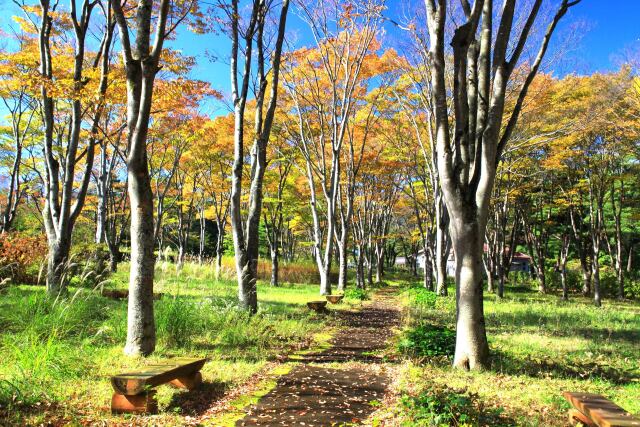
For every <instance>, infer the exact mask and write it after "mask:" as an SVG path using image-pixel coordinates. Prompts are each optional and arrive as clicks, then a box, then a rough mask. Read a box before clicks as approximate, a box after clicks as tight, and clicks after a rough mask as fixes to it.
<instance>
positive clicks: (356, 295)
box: [344, 287, 370, 301]
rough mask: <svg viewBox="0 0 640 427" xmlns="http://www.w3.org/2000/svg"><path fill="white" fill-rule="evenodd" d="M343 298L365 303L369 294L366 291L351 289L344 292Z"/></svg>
mask: <svg viewBox="0 0 640 427" xmlns="http://www.w3.org/2000/svg"><path fill="white" fill-rule="evenodd" d="M344 297H345V298H348V299H355V300H359V301H366V300H368V299H369V298H370V297H369V292H368V291H367V290H366V289H362V288H356V287H351V288H347V289H346V290H345V291H344Z"/></svg>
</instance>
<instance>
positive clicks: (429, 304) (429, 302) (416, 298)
mask: <svg viewBox="0 0 640 427" xmlns="http://www.w3.org/2000/svg"><path fill="white" fill-rule="evenodd" d="M407 296H408V297H409V301H410V303H411V305H413V306H415V307H416V308H420V309H423V310H424V309H433V308H436V300H437V299H438V297H437V295H436V293H435V292H431V291H429V290H427V289H425V288H410V289H409V290H408V291H407Z"/></svg>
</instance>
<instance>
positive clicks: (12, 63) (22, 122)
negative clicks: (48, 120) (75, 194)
mask: <svg viewBox="0 0 640 427" xmlns="http://www.w3.org/2000/svg"><path fill="white" fill-rule="evenodd" d="M29 44H31V45H33V43H32V42H31V43H30V40H29V39H28V38H18V45H19V48H18V51H17V52H16V54H17V55H12V54H10V53H9V52H7V53H3V54H2V56H1V57H0V58H1V59H0V61H1V62H0V64H1V65H0V67H1V68H0V70H1V71H0V74H1V75H2V80H0V81H2V89H0V98H2V102H3V104H4V106H5V107H6V109H7V111H8V112H9V115H10V117H11V125H10V129H9V131H8V132H7V134H8V139H9V140H10V142H9V141H7V144H6V146H5V144H4V139H5V138H4V137H3V138H2V139H3V144H2V145H3V148H2V151H7V152H8V156H7V158H8V160H10V166H8V165H7V167H8V170H9V188H7V200H6V202H5V206H4V208H3V209H2V214H1V215H2V216H1V219H0V232H2V233H6V232H7V231H10V230H11V229H12V227H13V221H14V219H15V217H16V210H17V209H18V205H19V203H20V201H21V200H22V198H23V197H24V188H23V187H22V182H21V179H22V176H21V165H22V152H23V148H24V145H25V141H26V140H27V139H28V137H29V136H30V134H32V133H33V127H34V126H32V123H33V118H34V115H35V113H36V105H35V104H36V103H35V99H34V97H33V96H32V94H31V91H30V86H29V84H28V83H27V82H25V80H24V79H23V78H24V75H25V74H26V73H29V71H32V70H30V68H29V67H28V66H27V65H26V64H25V63H24V62H23V61H16V60H15V58H14V56H18V55H21V56H23V55H24V53H25V51H28V50H29V48H33V46H29ZM15 68H18V70H19V72H18V73H15V72H14V70H15ZM3 133H4V131H3Z"/></svg>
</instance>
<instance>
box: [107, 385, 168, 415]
mask: <svg viewBox="0 0 640 427" xmlns="http://www.w3.org/2000/svg"><path fill="white" fill-rule="evenodd" d="M111 413H112V414H157V413H158V401H157V400H156V391H155V390H149V391H146V392H144V393H140V394H136V395H125V394H119V393H113V396H112V397H111Z"/></svg>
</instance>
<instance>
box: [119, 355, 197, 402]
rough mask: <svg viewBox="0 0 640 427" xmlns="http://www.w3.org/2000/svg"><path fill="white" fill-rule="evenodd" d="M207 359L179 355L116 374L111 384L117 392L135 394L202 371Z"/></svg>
mask: <svg viewBox="0 0 640 427" xmlns="http://www.w3.org/2000/svg"><path fill="white" fill-rule="evenodd" d="M206 361H207V359H195V358H188V357H177V358H174V359H169V360H167V361H166V362H163V363H159V364H155V365H148V366H146V367H144V368H142V369H141V370H139V371H135V372H130V373H124V374H119V375H114V376H113V377H111V385H112V386H113V389H114V390H115V391H116V393H119V394H125V395H135V394H140V393H142V392H144V391H145V390H148V389H150V388H152V387H155V386H158V385H160V384H165V383H168V382H170V381H172V380H175V379H177V378H181V377H188V376H190V375H193V374H195V373H196V372H198V371H200V369H202V367H203V366H204V364H205V363H206Z"/></svg>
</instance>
